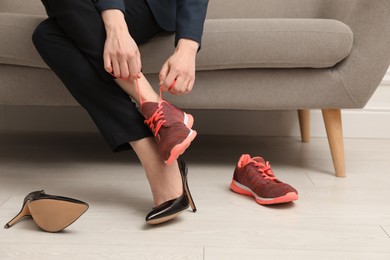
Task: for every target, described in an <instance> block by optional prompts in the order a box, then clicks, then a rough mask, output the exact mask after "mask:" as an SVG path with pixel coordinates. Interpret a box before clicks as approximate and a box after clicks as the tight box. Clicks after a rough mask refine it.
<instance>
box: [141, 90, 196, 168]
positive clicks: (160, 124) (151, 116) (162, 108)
mask: <svg viewBox="0 0 390 260" xmlns="http://www.w3.org/2000/svg"><path fill="white" fill-rule="evenodd" d="M160 97H161V93H160ZM140 111H141V113H142V115H143V116H144V117H145V118H146V120H145V121H144V122H145V124H146V125H147V126H148V127H149V128H150V130H151V131H152V133H153V135H154V138H155V140H156V143H157V147H158V150H159V152H160V155H161V157H162V158H163V160H164V162H165V163H166V164H167V165H171V164H172V163H173V162H174V161H176V159H177V158H178V157H179V156H180V155H181V154H183V153H184V151H185V150H186V149H187V148H188V146H189V145H190V144H191V142H192V141H193V140H194V139H195V137H196V134H197V133H196V131H195V130H192V129H191V128H192V126H193V124H194V118H193V116H192V115H190V114H187V113H185V112H183V111H182V110H180V109H179V108H177V107H175V106H174V105H172V104H170V103H168V102H167V101H165V100H164V99H162V98H161V100H160V102H150V101H145V102H141V105H140Z"/></svg>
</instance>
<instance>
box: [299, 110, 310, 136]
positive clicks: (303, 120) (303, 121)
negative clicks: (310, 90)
mask: <svg viewBox="0 0 390 260" xmlns="http://www.w3.org/2000/svg"><path fill="white" fill-rule="evenodd" d="M298 117H299V128H300V129H301V139H302V142H304V143H308V142H310V110H309V109H298Z"/></svg>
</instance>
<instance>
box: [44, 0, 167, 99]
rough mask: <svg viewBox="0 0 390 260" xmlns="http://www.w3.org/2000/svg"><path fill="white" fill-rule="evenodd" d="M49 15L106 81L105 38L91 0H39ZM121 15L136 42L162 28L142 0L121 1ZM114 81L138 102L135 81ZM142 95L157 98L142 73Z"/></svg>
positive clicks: (143, 39) (111, 77) (110, 77)
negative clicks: (123, 9)
mask: <svg viewBox="0 0 390 260" xmlns="http://www.w3.org/2000/svg"><path fill="white" fill-rule="evenodd" d="M42 2H43V3H44V5H45V7H46V10H47V12H48V15H49V17H50V18H53V19H55V21H56V22H57V24H58V26H59V27H60V28H61V29H62V30H63V31H64V33H65V34H66V35H67V36H69V38H70V39H71V40H72V41H73V42H74V44H75V45H76V46H77V47H78V48H79V49H80V50H81V52H82V53H83V54H84V55H85V56H86V57H87V59H88V60H89V62H90V63H91V64H92V66H93V67H94V68H95V70H96V71H97V72H98V73H99V75H100V76H101V77H103V78H104V79H105V80H106V81H112V80H113V79H114V77H113V76H112V75H110V74H109V73H108V72H106V71H105V69H104V61H103V51H104V43H105V39H106V32H105V28H104V23H103V20H102V18H101V15H100V13H99V12H98V11H97V10H96V8H95V5H94V4H93V2H92V1H91V0H43V1H42ZM125 3H126V13H125V19H126V23H127V25H128V28H129V31H130V35H131V36H132V37H133V39H134V40H135V42H136V43H137V44H138V45H140V44H143V43H145V42H146V41H148V40H149V39H151V38H152V37H153V36H155V35H156V34H158V33H160V32H162V29H161V28H160V27H159V26H158V24H157V22H156V21H155V19H154V17H153V14H152V12H151V10H150V9H149V7H148V5H147V3H146V1H145V0H132V1H125ZM115 81H116V83H117V84H118V85H119V86H120V87H121V88H122V89H123V90H124V91H125V92H126V93H127V94H128V95H129V96H131V97H132V98H133V100H135V101H136V102H137V103H138V104H140V102H139V96H138V89H137V85H136V83H135V81H132V80H115ZM138 84H139V87H140V89H142V91H141V95H142V99H143V100H145V101H152V102H157V101H159V95H158V94H157V93H156V92H155V91H154V89H153V88H152V86H151V85H150V84H149V82H148V81H147V80H146V78H145V77H144V76H142V78H141V79H140V80H138Z"/></svg>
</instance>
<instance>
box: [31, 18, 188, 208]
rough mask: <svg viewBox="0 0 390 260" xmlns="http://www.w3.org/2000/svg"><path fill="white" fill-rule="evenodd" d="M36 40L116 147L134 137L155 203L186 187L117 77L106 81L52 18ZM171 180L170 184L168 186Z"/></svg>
mask: <svg viewBox="0 0 390 260" xmlns="http://www.w3.org/2000/svg"><path fill="white" fill-rule="evenodd" d="M33 42H34V44H35V46H36V48H37V50H38V52H39V53H40V54H41V56H42V58H43V59H44V61H45V62H46V63H47V64H48V65H49V67H50V68H51V69H52V70H53V71H54V72H55V73H56V74H57V75H58V77H59V78H60V79H61V80H62V82H63V83H64V84H65V86H66V87H67V88H68V90H69V91H70V92H71V94H72V95H73V96H74V97H75V99H76V100H77V101H78V102H79V103H80V105H81V106H83V107H84V108H85V109H86V110H87V111H88V113H89V114H90V115H91V117H92V119H93V120H94V121H95V123H96V125H97V126H98V128H99V129H100V131H101V132H102V134H103V136H104V137H105V138H106V140H107V141H108V143H109V144H110V145H111V147H112V148H113V149H117V148H118V147H120V146H121V145H123V144H127V145H128V142H130V144H131V146H133V147H134V150H135V151H136V153H137V155H138V156H139V158H140V160H141V162H142V164H143V166H144V168H145V171H146V174H147V177H148V180H149V182H150V185H151V188H152V192H153V196H154V200H155V205H157V204H159V203H161V202H163V201H166V200H169V199H172V198H174V197H177V194H181V193H182V185H181V181H180V172H179V169H178V166H177V164H173V165H172V166H170V167H168V166H166V165H164V162H163V160H162V159H161V157H160V155H159V154H158V152H157V150H156V148H155V142H154V139H153V138H151V137H149V136H151V133H150V131H149V129H148V128H147V127H146V126H145V125H144V123H143V119H144V118H143V117H142V115H141V114H140V113H139V112H138V110H137V108H136V107H135V104H134V103H133V102H131V100H130V98H129V97H128V95H127V94H126V93H125V92H124V91H123V90H121V89H120V88H118V87H117V86H116V84H115V82H114V81H112V80H109V81H105V80H104V79H103V78H102V77H100V76H99V73H98V72H97V71H96V70H95V68H94V67H93V66H91V63H90V61H89V60H88V59H87V58H86V56H85V54H84V53H82V52H81V51H80V50H79V49H78V47H77V46H75V44H74V42H73V41H71V40H70V39H69V37H68V36H67V35H66V34H65V33H64V32H63V31H62V30H61V29H60V27H59V26H58V24H57V23H56V21H55V20H54V19H52V18H49V19H47V20H46V21H44V22H43V23H41V24H40V25H39V26H38V27H37V29H36V31H35V32H34V34H33ZM165 185H166V186H165Z"/></svg>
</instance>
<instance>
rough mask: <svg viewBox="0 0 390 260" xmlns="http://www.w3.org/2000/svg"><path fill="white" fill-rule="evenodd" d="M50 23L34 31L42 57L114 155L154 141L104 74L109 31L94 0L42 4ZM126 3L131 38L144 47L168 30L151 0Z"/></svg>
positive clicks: (133, 108) (132, 107) (47, 0)
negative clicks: (138, 142) (141, 141)
mask: <svg viewBox="0 0 390 260" xmlns="http://www.w3.org/2000/svg"><path fill="white" fill-rule="evenodd" d="M42 2H43V4H44V6H45V8H46V12H47V14H48V16H49V18H48V19H47V20H45V21H43V22H42V23H41V24H40V25H39V26H38V27H37V28H36V30H35V31H34V33H33V36H32V39H33V43H34V45H35V47H36V49H37V50H38V52H39V54H40V55H41V57H42V58H43V60H44V61H45V62H46V63H47V65H48V66H49V67H50V68H51V69H52V70H53V71H54V72H55V73H56V74H57V76H58V77H59V78H60V80H61V81H62V82H63V83H64V85H65V86H66V88H67V89H68V90H69V92H70V93H71V94H72V95H73V97H74V98H75V99H76V100H77V102H78V103H79V104H80V105H81V106H82V107H83V108H85V109H86V110H87V111H88V113H89V115H90V116H91V118H92V119H93V121H94V122H95V124H96V126H97V127H98V129H99V130H100V132H101V133H102V135H103V136H104V138H105V139H106V141H107V142H108V144H109V145H110V147H111V148H112V150H113V151H119V150H123V149H128V148H129V147H130V146H129V144H128V143H129V142H130V141H135V140H139V139H142V138H145V137H149V136H152V133H151V132H150V130H149V128H148V127H147V126H146V125H145V124H144V123H143V121H144V118H143V116H142V115H141V114H140V113H139V111H138V109H137V108H136V106H135V104H134V103H133V102H132V101H131V99H130V97H129V96H128V95H127V94H126V93H125V92H124V91H123V90H122V89H121V88H120V87H119V86H118V85H117V84H116V83H115V81H114V80H113V77H112V76H111V75H110V74H109V73H107V72H106V71H105V70H104V62H103V50H104V43H105V39H106V32H105V28H104V24H103V21H102V18H101V15H100V13H99V12H98V11H97V10H96V8H95V6H94V4H93V2H92V0H42ZM125 2H126V14H125V19H126V23H127V24H128V28H129V31H130V35H131V36H132V37H133V38H134V40H135V42H136V43H137V44H138V45H140V44H142V43H145V42H146V41H148V40H149V39H151V38H152V37H153V36H155V35H156V34H158V33H160V32H161V31H162V29H161V28H160V27H159V26H158V24H157V22H156V21H155V19H154V17H153V15H152V13H151V11H150V9H149V7H148V5H147V3H146V1H145V0H129V1H125Z"/></svg>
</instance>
